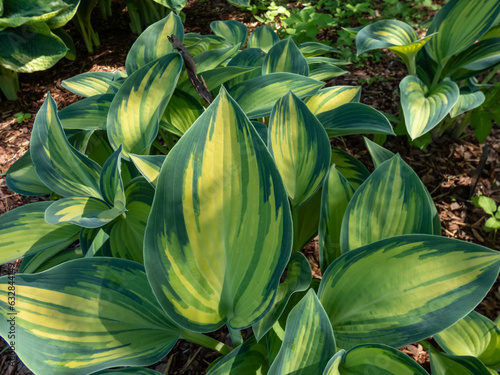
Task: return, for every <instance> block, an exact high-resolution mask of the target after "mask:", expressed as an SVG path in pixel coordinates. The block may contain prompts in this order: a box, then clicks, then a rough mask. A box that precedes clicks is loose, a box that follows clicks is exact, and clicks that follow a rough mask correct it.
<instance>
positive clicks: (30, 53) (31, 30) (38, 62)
mask: <svg viewBox="0 0 500 375" xmlns="http://www.w3.org/2000/svg"><path fill="white" fill-rule="evenodd" d="M67 51H68V48H67V47H66V44H64V42H63V41H62V40H61V39H60V38H59V37H58V36H57V35H55V34H54V33H53V32H52V31H51V30H50V29H49V27H48V26H47V25H46V24H45V23H44V22H38V23H29V24H26V25H23V26H21V27H17V28H8V29H5V30H3V31H0V65H3V67H5V68H7V69H10V70H13V71H15V72H19V73H32V72H37V71H40V70H46V69H48V68H50V67H52V66H54V65H55V64H56V63H57V62H58V61H59V60H61V59H62V58H63V57H64V56H65V55H66V52H67Z"/></svg>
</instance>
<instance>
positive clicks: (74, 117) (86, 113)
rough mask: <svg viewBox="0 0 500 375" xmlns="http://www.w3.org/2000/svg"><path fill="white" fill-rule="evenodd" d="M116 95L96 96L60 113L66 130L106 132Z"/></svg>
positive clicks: (68, 107) (60, 118) (72, 105)
mask: <svg viewBox="0 0 500 375" xmlns="http://www.w3.org/2000/svg"><path fill="white" fill-rule="evenodd" d="M114 96H115V95H114V94H102V95H94V96H91V97H89V98H85V99H82V100H80V101H78V102H76V103H73V104H71V105H69V106H67V107H65V108H63V109H61V110H60V111H59V113H58V116H59V120H60V121H61V124H62V127H63V128H64V129H84V130H106V121H107V118H108V112H109V107H110V106H111V102H112V101H113V98H114Z"/></svg>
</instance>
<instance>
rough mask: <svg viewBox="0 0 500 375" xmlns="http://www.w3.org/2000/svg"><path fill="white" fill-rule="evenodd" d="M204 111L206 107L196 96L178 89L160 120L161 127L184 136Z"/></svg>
mask: <svg viewBox="0 0 500 375" xmlns="http://www.w3.org/2000/svg"><path fill="white" fill-rule="evenodd" d="M191 87H192V86H191ZM196 95H198V94H196ZM203 111H204V108H203V107H202V105H201V104H200V103H199V102H198V100H197V99H196V98H195V97H193V96H192V95H190V94H187V93H185V92H183V91H181V90H179V89H176V90H175V91H174V94H173V95H172V97H171V98H170V101H169V102H168V105H167V108H166V109H165V112H164V113H163V116H162V118H161V120H160V127H161V128H164V129H165V128H167V127H168V130H170V132H171V133H174V134H175V135H178V136H182V135H183V134H184V133H185V132H186V131H187V130H188V129H189V128H190V127H191V125H193V123H194V122H195V121H196V119H197V118H198V117H200V115H201V114H202V113H203Z"/></svg>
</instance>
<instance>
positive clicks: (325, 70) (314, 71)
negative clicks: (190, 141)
mask: <svg viewBox="0 0 500 375" xmlns="http://www.w3.org/2000/svg"><path fill="white" fill-rule="evenodd" d="M348 73H349V72H348V71H346V70H343V69H341V68H339V67H338V66H335V65H331V64H325V63H323V64H314V65H311V66H310V69H309V78H312V79H316V80H318V81H327V80H329V79H331V78H335V77H340V76H343V75H344V74H348Z"/></svg>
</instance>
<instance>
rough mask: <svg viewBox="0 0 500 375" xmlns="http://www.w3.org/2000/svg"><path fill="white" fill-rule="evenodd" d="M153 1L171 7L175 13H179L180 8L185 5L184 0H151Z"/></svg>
mask: <svg viewBox="0 0 500 375" xmlns="http://www.w3.org/2000/svg"><path fill="white" fill-rule="evenodd" d="M153 1H155V2H157V3H158V4H161V5H163V6H165V7H167V8H169V9H172V10H173V11H174V12H175V13H177V14H179V12H180V11H181V10H182V8H184V7H185V6H186V0H153Z"/></svg>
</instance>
